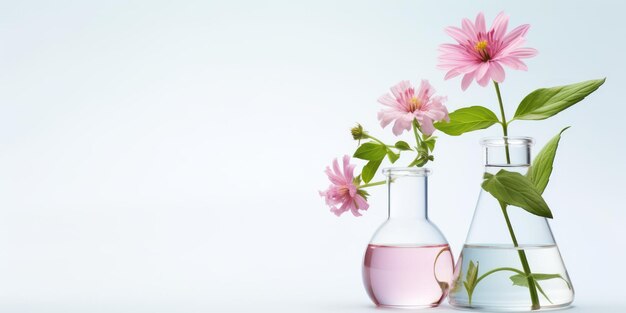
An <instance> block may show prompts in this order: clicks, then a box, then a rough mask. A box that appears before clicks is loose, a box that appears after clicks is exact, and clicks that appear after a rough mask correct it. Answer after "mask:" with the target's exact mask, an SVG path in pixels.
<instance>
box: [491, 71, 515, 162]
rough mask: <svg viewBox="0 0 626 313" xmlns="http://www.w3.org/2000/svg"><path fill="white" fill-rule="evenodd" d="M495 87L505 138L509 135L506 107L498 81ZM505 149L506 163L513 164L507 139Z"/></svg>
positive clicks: (494, 82)
mask: <svg viewBox="0 0 626 313" xmlns="http://www.w3.org/2000/svg"><path fill="white" fill-rule="evenodd" d="M493 85H494V86H495V87H496V95H498V104H499V105H500V115H501V116H502V121H500V124H502V133H504V136H505V137H506V136H508V135H509V124H508V123H507V121H506V116H505V115H504V105H503V104H502V95H501V94H500V85H498V83H497V82H496V81H493ZM504 147H505V150H504V151H505V153H506V163H508V164H511V156H510V155H509V145H508V143H507V138H504Z"/></svg>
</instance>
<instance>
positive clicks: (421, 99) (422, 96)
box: [378, 80, 449, 136]
mask: <svg viewBox="0 0 626 313" xmlns="http://www.w3.org/2000/svg"><path fill="white" fill-rule="evenodd" d="M434 93H435V89H433V87H432V86H431V85H430V83H428V81H427V80H422V83H421V85H420V88H419V90H418V91H417V94H415V89H414V88H413V86H411V83H410V82H409V81H406V80H405V81H401V82H400V83H398V84H397V85H395V86H393V87H391V94H385V95H384V96H382V97H380V98H379V99H378V102H380V103H381V104H383V105H385V106H386V107H385V108H383V110H382V111H380V112H378V120H379V121H380V125H381V126H382V127H383V128H384V127H386V126H387V125H389V124H390V123H391V122H393V121H395V122H394V124H393V128H392V131H393V134H394V135H396V136H398V135H400V134H402V132H403V131H405V130H411V125H412V123H413V120H414V119H417V122H418V123H419V125H420V128H421V130H422V133H424V134H425V135H427V136H430V135H432V134H433V132H434V131H435V127H434V126H433V121H441V120H446V121H448V120H449V118H448V109H446V107H445V106H444V105H443V102H444V101H446V97H442V96H435V97H433V94H434Z"/></svg>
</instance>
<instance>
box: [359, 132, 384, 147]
mask: <svg viewBox="0 0 626 313" xmlns="http://www.w3.org/2000/svg"><path fill="white" fill-rule="evenodd" d="M363 137H365V138H369V139H372V140H374V141H376V142H378V143H379V144H381V145H383V146H387V144H385V143H384V142H382V141H380V140H379V139H378V138H376V137H374V136H370V135H368V134H363Z"/></svg>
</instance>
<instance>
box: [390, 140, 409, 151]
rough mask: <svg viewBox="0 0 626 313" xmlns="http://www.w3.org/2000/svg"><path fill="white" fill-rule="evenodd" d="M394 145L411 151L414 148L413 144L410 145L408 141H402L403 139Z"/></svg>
mask: <svg viewBox="0 0 626 313" xmlns="http://www.w3.org/2000/svg"><path fill="white" fill-rule="evenodd" d="M394 147H396V148H398V149H400V150H402V151H409V150H413V149H411V146H409V144H408V143H406V141H402V140H400V141H398V142H396V144H395V145H394Z"/></svg>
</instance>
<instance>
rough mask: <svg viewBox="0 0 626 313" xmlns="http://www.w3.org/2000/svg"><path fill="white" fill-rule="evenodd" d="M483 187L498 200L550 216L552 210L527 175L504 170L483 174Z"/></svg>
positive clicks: (536, 213) (540, 214) (533, 212)
mask: <svg viewBox="0 0 626 313" xmlns="http://www.w3.org/2000/svg"><path fill="white" fill-rule="evenodd" d="M484 178H485V180H484V181H483V183H482V187H483V189H485V191H487V192H489V193H490V194H491V195H492V196H494V197H495V198H496V199H498V200H499V201H502V202H504V203H506V204H509V205H514V206H518V207H520V208H522V209H524V210H526V211H528V212H530V213H532V214H535V215H539V216H543V217H548V218H552V212H551V211H550V208H549V207H548V204H547V203H546V201H545V200H544V199H543V197H541V193H539V191H538V190H537V188H535V185H533V183H532V182H531V181H530V179H528V177H526V176H524V175H522V174H520V173H516V172H509V171H506V170H500V171H499V172H498V173H496V175H492V174H489V173H486V174H485V177H484Z"/></svg>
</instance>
